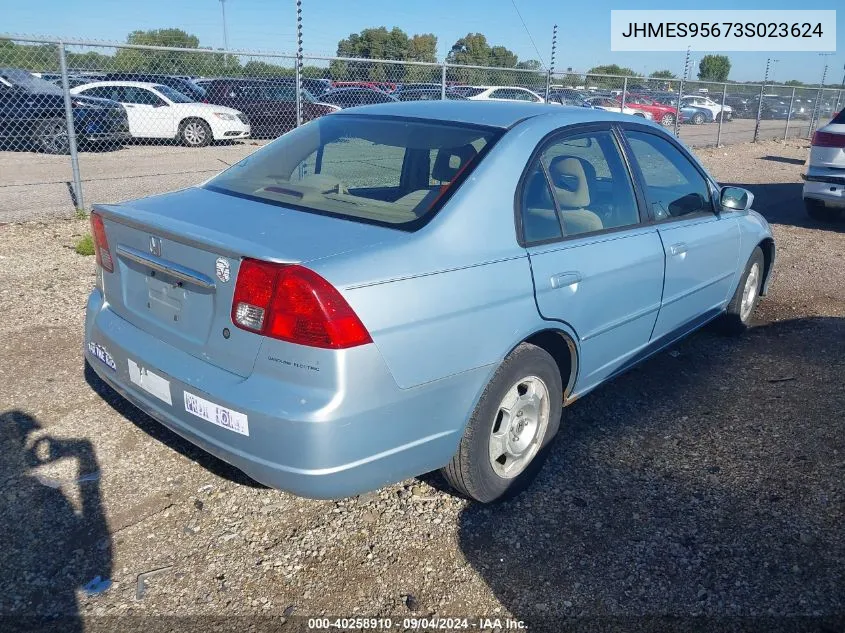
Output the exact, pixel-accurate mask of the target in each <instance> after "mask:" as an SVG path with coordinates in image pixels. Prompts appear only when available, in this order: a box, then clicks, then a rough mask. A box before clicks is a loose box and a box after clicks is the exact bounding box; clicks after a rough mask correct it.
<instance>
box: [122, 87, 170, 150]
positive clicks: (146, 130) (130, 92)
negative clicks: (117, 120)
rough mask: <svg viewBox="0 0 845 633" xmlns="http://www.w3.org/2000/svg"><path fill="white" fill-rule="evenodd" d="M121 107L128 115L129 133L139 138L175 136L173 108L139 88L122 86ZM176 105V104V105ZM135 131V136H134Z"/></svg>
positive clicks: (156, 96) (154, 95)
mask: <svg viewBox="0 0 845 633" xmlns="http://www.w3.org/2000/svg"><path fill="white" fill-rule="evenodd" d="M123 94H124V99H125V101H124V102H123V105H124V106H125V108H126V113H127V114H128V115H129V131H130V132H131V133H132V136H137V137H140V138H173V137H175V136H176V125H177V122H176V120H175V119H176V118H177V113H175V112H174V111H173V109H174V106H171V105H170V104H168V103H167V102H166V101H164V99H162V98H161V97H159V96H158V95H156V94H155V93H154V92H153V91H152V90H148V89H147V88H143V87H141V86H123ZM177 105H178V104H177ZM136 131H137V134H136Z"/></svg>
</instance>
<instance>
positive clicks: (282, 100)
mask: <svg viewBox="0 0 845 633" xmlns="http://www.w3.org/2000/svg"><path fill="white" fill-rule="evenodd" d="M202 85H203V88H205V92H206V101H208V103H214V104H217V105H223V106H228V107H230V108H234V109H236V110H239V111H241V112H243V113H244V114H246V116H247V119H249V124H250V135H251V136H252V137H253V138H276V137H277V136H281V135H282V134H284V133H285V132H287V131H289V130H292V129H293V128H295V127H296V87H295V86H292V85H276V84H274V83H272V82H269V81H262V80H260V79H213V80H208V81H205V82H203V84H202ZM301 109H302V120H303V122H307V121H311V120H312V119H316V118H318V117H321V116H323V115H325V114H330V113H332V112H335V111H337V110H339V109H340V108H339V107H337V106H335V105H331V104H328V103H317V101H316V100H315V98H314V97H313V96H312V95H311V94H310V93H309V92H308V91H307V90H303V91H302V100H301Z"/></svg>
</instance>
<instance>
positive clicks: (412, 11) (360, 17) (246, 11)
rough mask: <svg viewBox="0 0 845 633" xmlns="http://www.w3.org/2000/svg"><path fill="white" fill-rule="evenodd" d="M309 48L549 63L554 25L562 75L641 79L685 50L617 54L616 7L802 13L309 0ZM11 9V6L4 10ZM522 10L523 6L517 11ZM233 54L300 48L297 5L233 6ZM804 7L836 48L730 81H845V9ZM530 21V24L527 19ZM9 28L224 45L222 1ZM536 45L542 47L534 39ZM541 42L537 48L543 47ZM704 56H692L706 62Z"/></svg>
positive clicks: (84, 10)
mask: <svg viewBox="0 0 845 633" xmlns="http://www.w3.org/2000/svg"><path fill="white" fill-rule="evenodd" d="M302 4H303V11H302V16H303V22H302V24H303V36H304V42H303V49H304V50H305V52H306V53H312V54H322V55H332V54H334V53H335V52H336V50H337V42H338V40H340V39H342V38H344V37H346V36H348V35H349V34H350V33H352V32H358V31H360V30H361V29H363V28H366V27H372V26H387V27H388V28H391V27H393V26H398V27H399V28H401V29H403V30H405V31H406V32H407V33H408V34H413V33H434V34H435V35H436V36H437V38H438V58H439V59H442V58H443V56H445V54H446V52H447V51H448V49H449V48H450V47H451V45H452V44H453V43H454V42H455V41H456V40H457V39H458V38H460V37H462V36H464V35H466V34H467V33H468V32H481V33H484V34H485V35H486V36H487V39H488V41H489V42H490V43H491V44H502V45H504V46H507V47H508V48H510V49H511V50H513V51H514V52H515V53H516V54H517V55H518V56H519V58H520V59H538V58H539V59H540V60H541V61H542V62H544V64H545V65H548V64H549V61H550V60H549V58H550V50H551V40H552V25H553V24H555V23H556V24H557V25H558V41H557V54H556V60H555V69H556V70H566V69H567V68H573V69H574V70H581V71H583V70H587V69H589V68H591V67H593V66H596V65H600V64H614V63H615V64H619V65H621V66H627V67H629V68H633V69H634V70H635V71H637V72H638V73H645V74H647V73H650V72H653V71H655V70H662V69H668V70H671V71H673V72H675V73H676V74H678V75H680V74H682V72H683V66H684V57H685V53H683V52H677V53H674V52H671V53H659V52H649V53H620V52H617V53H613V52H611V51H610V10H611V9H613V8H616V9H622V8H625V9H631V8H636V9H670V8H671V9H685V8H690V9H692V8H707V9H792V10H794V9H798V8H801V7H800V6H799V5H802V4H803V3H796V2H795V0H734V1H724V0H709V1H708V2H707V3H706V5H705V6H704V7H702V5H701V4H700V3H695V4H693V3H689V4H686V3H685V2H684V0H675V1H669V2H666V1H664V2H637V3H633V2H629V3H623V2H620V1H619V0H617V1H616V2H609V1H607V0H576V1H566V0H424V1H422V0H404V1H402V0H356V1H354V2H353V1H352V0H303V2H302ZM3 5H5V6H3ZM514 5H515V6H516V8H515V6H514ZM225 8H226V22H227V26H228V35H229V46H230V48H231V49H240V50H261V51H275V52H293V51H295V50H296V6H295V0H226V2H225ZM804 8H812V9H836V8H839V11H838V12H837V52H836V54H835V55H833V56H830V57H821V56H820V55H819V54H818V53H814V52H806V53H794V52H793V53H772V52H760V53H737V52H726V53H725V54H727V55H728V56H729V57H730V59H731V63H732V68H731V74H730V78H731V79H733V80H737V81H755V80H760V79H762V77H763V74H764V71H765V68H766V60H767V58H777V59H778V60H779V61H778V62H777V63H776V64H774V66H773V71H772V72H770V75H769V76H770V80H772V79H773V80H774V81H775V82H783V81H786V80H789V79H798V80H801V81H804V82H807V83H817V82H819V81H820V80H821V75H822V71H823V69H824V65H825V63H828V64H829V68H830V69H829V71H828V79H827V83H832V82H838V81H840V80H841V79H842V75H843V73H845V70H843V66H845V5H843V4H842V3H841V1H837V0H819V1H815V2H812V3H811V4H810V5H809V6H806V7H804ZM517 9H518V10H519V13H520V14H521V15H522V18H523V19H524V20H525V25H526V27H527V29H526V28H525V27H523V25H522V22H521V21H520V17H519V15H518V13H517ZM0 13H2V15H3V20H2V24H0V32H6V33H13V34H21V35H31V36H36V35H41V36H52V37H67V38H74V39H92V40H109V41H120V42H123V41H125V39H126V35H127V34H128V33H129V32H130V31H133V30H136V29H154V28H167V27H176V28H181V29H183V30H186V31H188V32H189V33H192V34H194V35H196V36H198V37H199V39H200V45H201V46H210V47H214V48H217V47H220V48H222V47H223V20H222V15H221V3H220V1H219V0H143V2H131V1H129V0H70V1H69V0H29V1H28V2H21V1H17V0H0ZM532 39H533V42H532ZM535 45H536V48H535ZM703 54H704V53H693V58H694V59H695V61H696V66H695V67H696V70H697V61H698V60H699V59H700V58H701V56H702V55H703Z"/></svg>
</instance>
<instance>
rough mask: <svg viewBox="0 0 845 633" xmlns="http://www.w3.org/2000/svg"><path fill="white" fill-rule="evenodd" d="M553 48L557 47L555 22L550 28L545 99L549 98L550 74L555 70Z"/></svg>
mask: <svg viewBox="0 0 845 633" xmlns="http://www.w3.org/2000/svg"><path fill="white" fill-rule="evenodd" d="M555 49H557V24H555V25H554V28H553V29H552V55H551V59H550V60H549V72H548V75H546V94H545V98H546V101H548V100H549V89H550V88H551V87H552V74H553V73H554V72H555Z"/></svg>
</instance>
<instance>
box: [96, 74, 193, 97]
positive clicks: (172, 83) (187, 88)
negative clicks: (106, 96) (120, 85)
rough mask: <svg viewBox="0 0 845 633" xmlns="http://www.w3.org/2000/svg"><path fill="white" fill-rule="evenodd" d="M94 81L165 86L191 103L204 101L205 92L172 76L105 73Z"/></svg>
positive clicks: (188, 82)
mask: <svg viewBox="0 0 845 633" xmlns="http://www.w3.org/2000/svg"><path fill="white" fill-rule="evenodd" d="M96 81H140V82H143V83H152V84H156V85H159V86H167V87H169V88H173V89H174V90H178V91H179V92H181V93H182V94H183V95H185V96H186V97H188V98H189V99H190V100H191V101H194V102H200V101H202V100H203V99H205V91H204V90H203V89H202V88H200V87H199V86H198V85H196V84H195V83H194V82H193V81H191V80H190V79H188V78H186V77H174V76H173V75H161V74H152V73H126V72H120V73H105V74H103V76H102V77H99V78H98V79H96Z"/></svg>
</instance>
